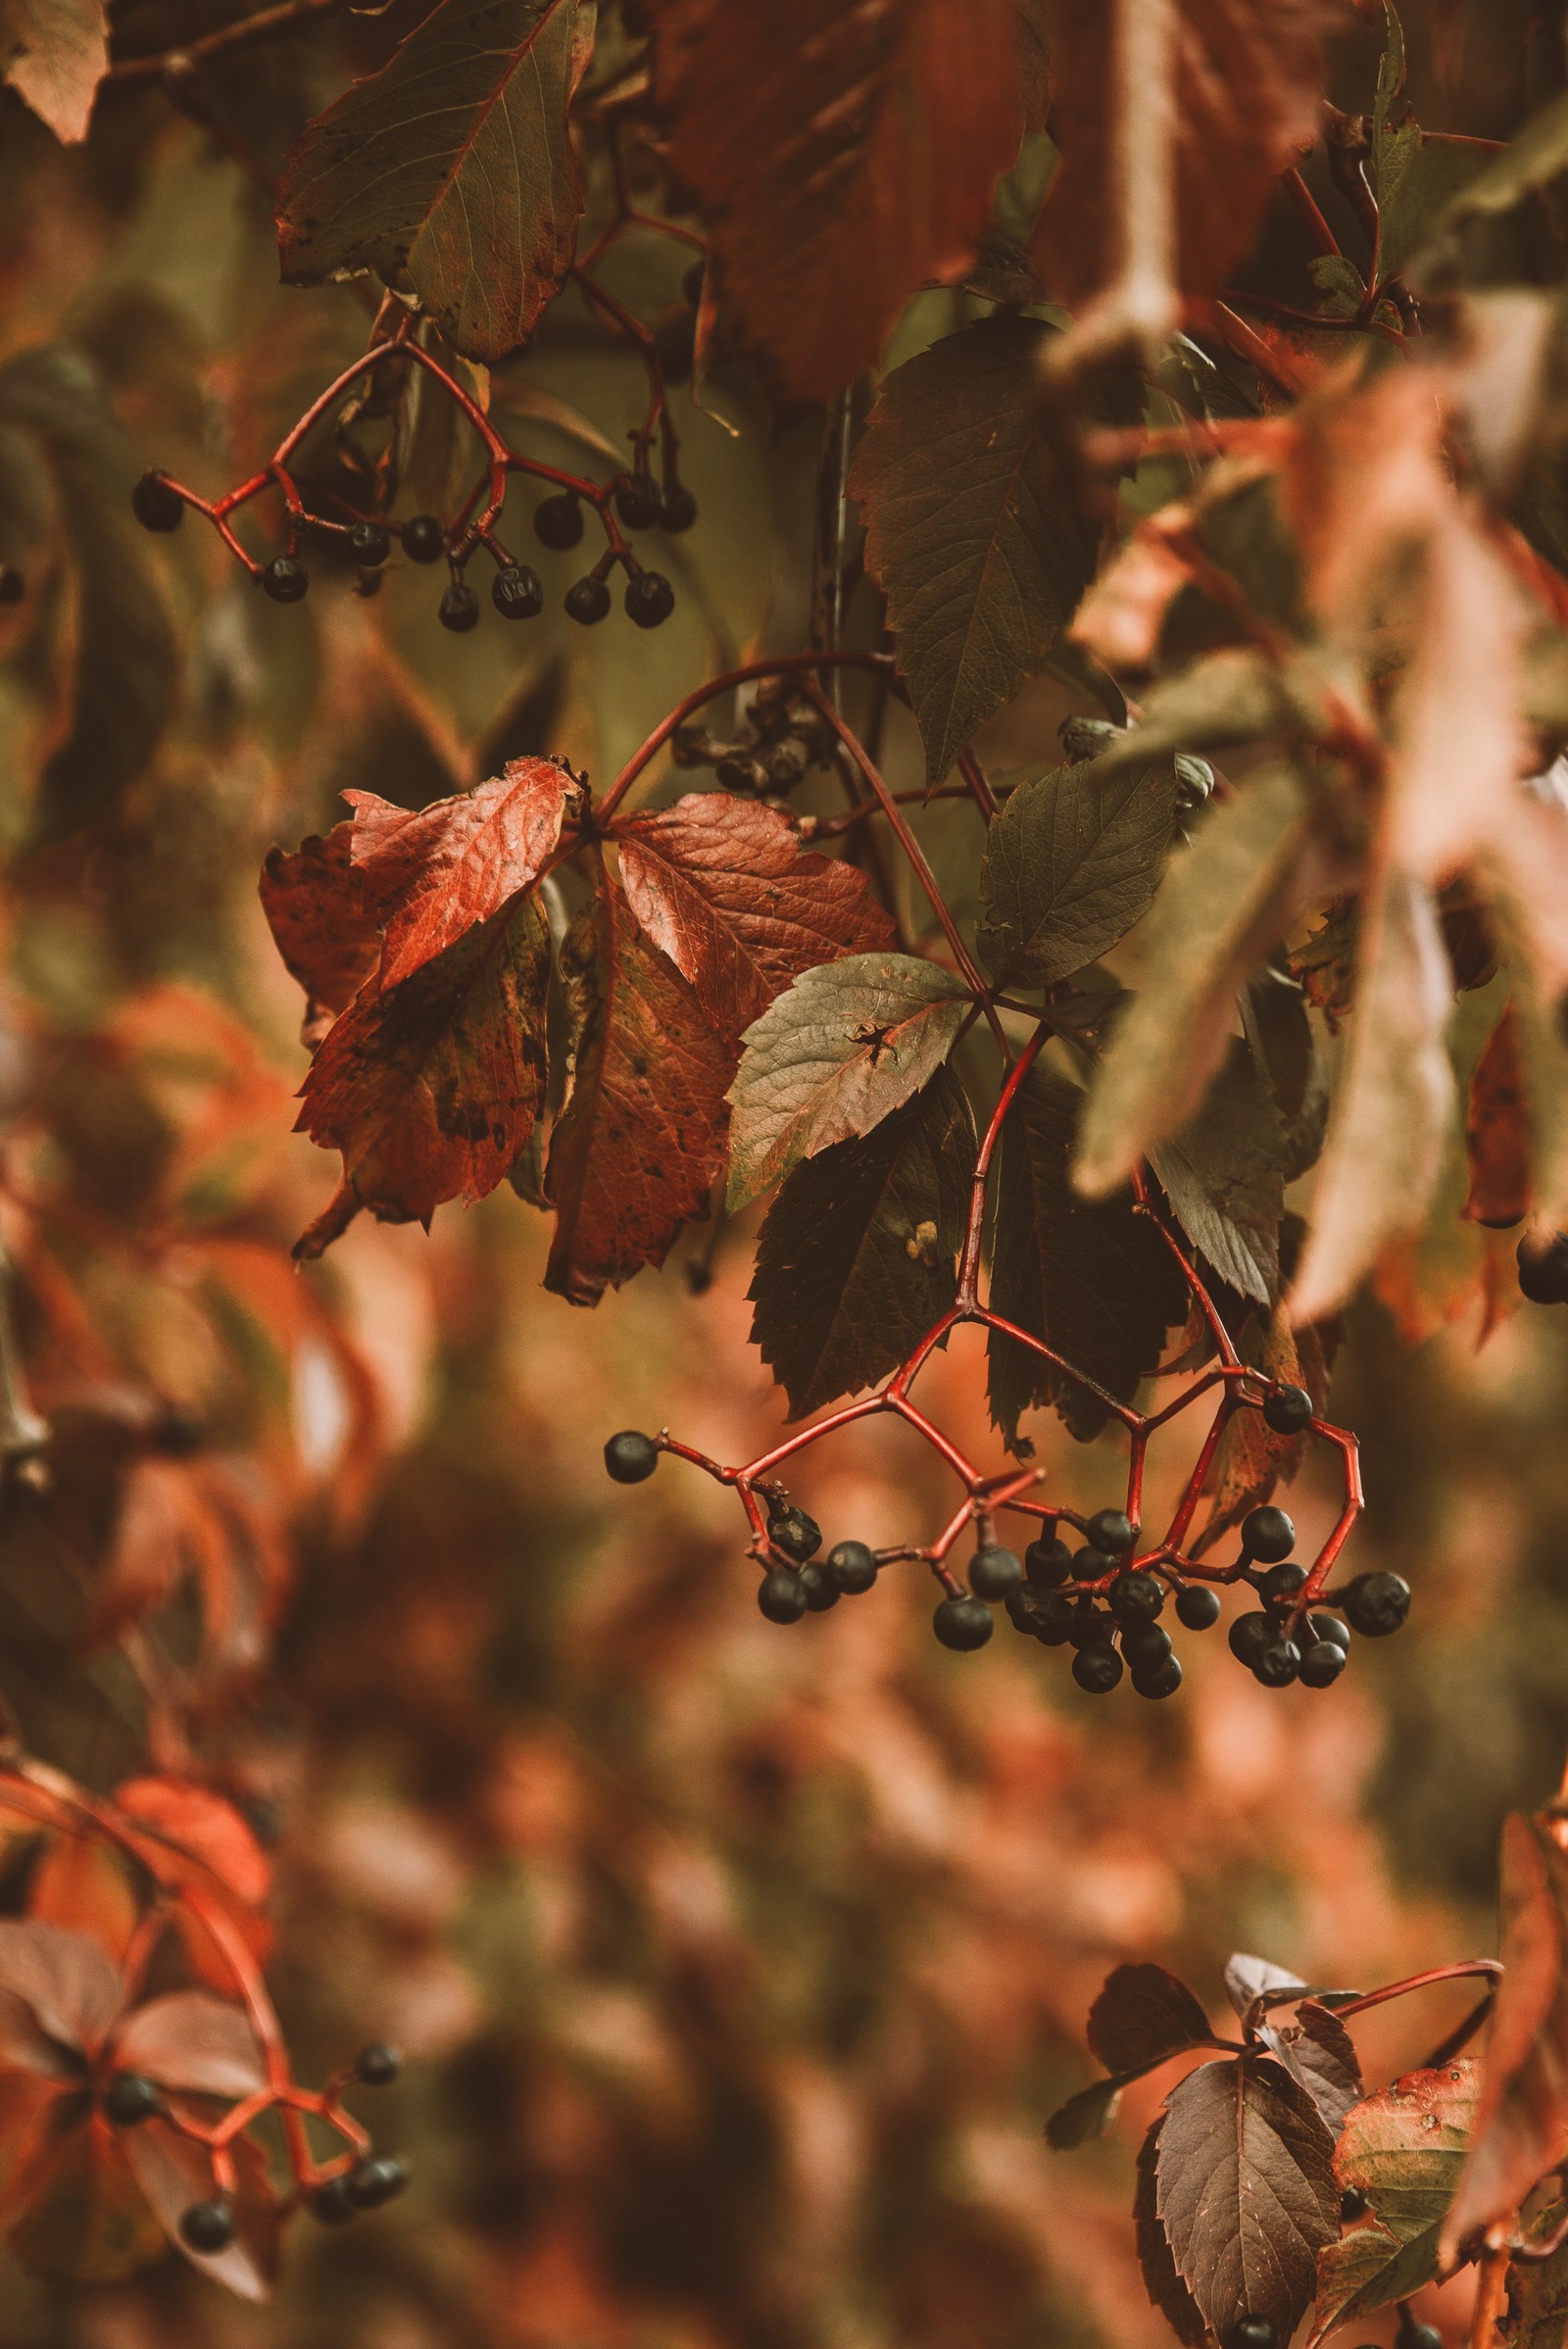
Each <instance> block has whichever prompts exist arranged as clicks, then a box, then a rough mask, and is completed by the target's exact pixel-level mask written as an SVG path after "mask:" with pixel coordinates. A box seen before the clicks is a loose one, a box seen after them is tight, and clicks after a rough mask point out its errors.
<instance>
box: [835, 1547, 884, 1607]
mask: <svg viewBox="0 0 1568 2349" xmlns="http://www.w3.org/2000/svg"><path fill="white" fill-rule="evenodd" d="M827 1571H828V1573H829V1574H830V1575H831V1576H832V1577H833V1580H834V1581H835V1582H836V1583H837V1585H838V1587H839V1589H840V1590H846V1591H849V1592H850V1593H851V1594H852V1595H853V1594H854V1593H856V1592H858V1591H860V1590H870V1588H871V1585H872V1584H873V1583H874V1582H875V1581H876V1559H875V1557H874V1555H873V1554H872V1552H871V1551H870V1550H869V1549H868V1548H867V1546H866V1544H865V1543H864V1542H835V1543H834V1544H833V1547H832V1548H831V1549H830V1550H829V1551H828V1553H827Z"/></svg>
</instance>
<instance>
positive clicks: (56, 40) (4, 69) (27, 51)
mask: <svg viewBox="0 0 1568 2349" xmlns="http://www.w3.org/2000/svg"><path fill="white" fill-rule="evenodd" d="M108 70H109V26H108V24H107V22H106V21H105V17H104V10H103V0H5V5H4V7H3V8H0V73H3V74H4V75H5V78H6V80H7V81H9V82H10V84H11V86H12V88H13V89H15V90H18V91H20V92H21V94H22V96H23V97H24V98H25V99H26V101H27V104H28V105H29V106H30V107H31V108H32V111H33V113H34V114H35V115H37V116H38V118H39V120H40V121H41V122H47V123H48V125H49V127H50V129H51V130H52V131H53V132H54V134H55V136H56V138H57V139H62V140H64V141H66V142H67V144H71V143H73V142H74V141H75V140H77V139H84V138H85V137H86V135H87V122H88V119H89V117H90V116H91V114H92V102H93V99H94V97H95V96H96V95H97V91H98V84H99V82H100V81H102V79H103V77H104V75H105V73H107V72H108Z"/></svg>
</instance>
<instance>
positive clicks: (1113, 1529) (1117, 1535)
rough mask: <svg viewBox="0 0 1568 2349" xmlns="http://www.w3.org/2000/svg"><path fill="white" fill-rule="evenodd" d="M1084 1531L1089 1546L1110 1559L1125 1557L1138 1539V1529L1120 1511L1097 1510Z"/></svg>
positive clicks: (1122, 1511)
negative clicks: (1103, 1552)
mask: <svg viewBox="0 0 1568 2349" xmlns="http://www.w3.org/2000/svg"><path fill="white" fill-rule="evenodd" d="M1084 1531H1085V1532H1086V1533H1087V1535H1088V1536H1089V1541H1090V1545H1091V1547H1092V1548H1095V1549H1103V1550H1104V1551H1105V1553H1106V1555H1107V1556H1109V1557H1112V1558H1121V1557H1125V1556H1126V1554H1127V1552H1128V1550H1130V1549H1131V1547H1132V1545H1133V1543H1134V1542H1136V1541H1137V1539H1138V1528H1137V1526H1135V1525H1134V1523H1133V1521H1132V1519H1131V1518H1130V1517H1129V1516H1128V1515H1127V1514H1126V1512H1125V1510H1122V1509H1097V1510H1096V1511H1095V1513H1094V1515H1093V1517H1091V1518H1090V1520H1089V1523H1088V1525H1087V1526H1086V1527H1085V1528H1084Z"/></svg>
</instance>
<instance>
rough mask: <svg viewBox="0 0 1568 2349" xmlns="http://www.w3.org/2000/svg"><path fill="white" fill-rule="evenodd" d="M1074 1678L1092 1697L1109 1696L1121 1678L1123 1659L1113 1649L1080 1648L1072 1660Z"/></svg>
mask: <svg viewBox="0 0 1568 2349" xmlns="http://www.w3.org/2000/svg"><path fill="white" fill-rule="evenodd" d="M1072 1677H1073V1679H1074V1680H1075V1681H1076V1682H1077V1683H1078V1686H1079V1688H1087V1689H1088V1691H1089V1693H1090V1695H1091V1696H1108V1695H1109V1694H1110V1691H1111V1689H1112V1688H1114V1687H1115V1686H1116V1683H1117V1682H1118V1681H1119V1680H1120V1678H1121V1658H1120V1656H1119V1655H1118V1654H1117V1653H1116V1650H1115V1649H1114V1648H1113V1647H1103V1646H1095V1647H1080V1648H1079V1650H1078V1653H1077V1654H1076V1655H1075V1656H1074V1657H1073V1660H1072Z"/></svg>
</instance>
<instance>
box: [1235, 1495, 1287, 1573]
mask: <svg viewBox="0 0 1568 2349" xmlns="http://www.w3.org/2000/svg"><path fill="white" fill-rule="evenodd" d="M1242 1547H1243V1549H1245V1550H1246V1552H1247V1554H1248V1556H1249V1557H1250V1558H1256V1559H1257V1560H1258V1562H1259V1564H1260V1565H1263V1566H1273V1565H1276V1564H1277V1563H1278V1561H1279V1560H1280V1559H1281V1558H1288V1557H1289V1556H1290V1554H1291V1552H1292V1550H1293V1549H1294V1548H1295V1547H1296V1528H1295V1526H1294V1525H1292V1523H1291V1521H1290V1519H1289V1518H1288V1517H1287V1516H1286V1514H1285V1511H1284V1510H1283V1509H1249V1511H1248V1513H1247V1515H1246V1516H1245V1517H1244V1518H1243V1519H1242Z"/></svg>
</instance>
